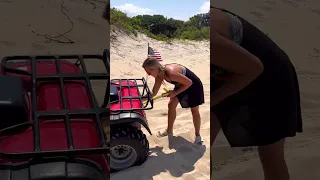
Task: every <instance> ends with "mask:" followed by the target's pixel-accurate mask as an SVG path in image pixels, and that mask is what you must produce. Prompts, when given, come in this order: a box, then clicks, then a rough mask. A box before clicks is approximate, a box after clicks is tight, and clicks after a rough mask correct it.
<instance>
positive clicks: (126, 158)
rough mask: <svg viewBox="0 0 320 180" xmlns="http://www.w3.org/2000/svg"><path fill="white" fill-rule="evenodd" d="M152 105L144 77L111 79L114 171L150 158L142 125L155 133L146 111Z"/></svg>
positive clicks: (111, 160)
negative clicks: (149, 123) (149, 124)
mask: <svg viewBox="0 0 320 180" xmlns="http://www.w3.org/2000/svg"><path fill="white" fill-rule="evenodd" d="M152 108H153V99H152V95H151V92H150V89H149V87H148V85H147V82H146V80H145V79H144V78H141V79H112V80H111V81H110V129H111V133H110V168H111V172H115V171H119V170H123V169H126V168H129V167H131V166H135V165H140V164H142V163H143V162H144V161H145V160H146V159H147V157H148V155H149V142H148V140H147V138H146V135H145V134H144V133H143V132H142V131H141V125H142V126H144V127H145V128H146V129H147V131H148V132H149V133H150V134H151V131H150V129H149V126H148V121H147V118H146V114H145V110H150V109H152Z"/></svg>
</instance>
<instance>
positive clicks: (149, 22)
mask: <svg viewBox="0 0 320 180" xmlns="http://www.w3.org/2000/svg"><path fill="white" fill-rule="evenodd" d="M209 17H210V15H209V13H205V14H197V15H195V16H193V17H191V18H190V19H189V20H188V21H186V22H184V21H180V20H176V19H172V18H170V19H168V18H166V17H164V16H163V15H152V16H151V15H138V16H135V17H128V16H127V15H126V14H125V13H123V12H121V11H119V10H117V9H115V8H111V9H110V23H111V24H112V25H115V26H116V27H118V28H120V29H122V30H124V31H125V32H126V33H128V34H134V35H137V33H138V32H141V33H145V34H147V35H148V36H149V37H151V38H154V39H157V40H161V41H170V40H172V39H183V40H209V39H210V18H209Z"/></svg>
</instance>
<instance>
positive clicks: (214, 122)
mask: <svg viewBox="0 0 320 180" xmlns="http://www.w3.org/2000/svg"><path fill="white" fill-rule="evenodd" d="M210 113H211V117H210V119H211V121H210V131H211V133H210V143H211V144H210V146H212V145H213V143H214V141H215V140H216V138H217V136H218V134H219V132H220V130H221V126H220V122H219V120H218V118H217V116H216V115H215V114H214V112H212V111H211V112H210Z"/></svg>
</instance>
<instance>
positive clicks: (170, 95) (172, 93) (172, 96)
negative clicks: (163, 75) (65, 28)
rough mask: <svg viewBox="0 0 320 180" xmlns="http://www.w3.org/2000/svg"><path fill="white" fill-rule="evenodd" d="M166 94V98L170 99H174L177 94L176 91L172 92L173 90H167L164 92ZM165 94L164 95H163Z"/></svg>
mask: <svg viewBox="0 0 320 180" xmlns="http://www.w3.org/2000/svg"><path fill="white" fill-rule="evenodd" d="M166 93H168V97H170V98H174V97H176V96H177V95H178V94H177V92H176V91H173V90H169V91H168V92H166ZM164 94H165V93H164Z"/></svg>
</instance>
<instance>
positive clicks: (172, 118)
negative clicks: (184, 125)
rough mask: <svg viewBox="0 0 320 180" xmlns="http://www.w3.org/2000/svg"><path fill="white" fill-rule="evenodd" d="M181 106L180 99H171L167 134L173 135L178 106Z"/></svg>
mask: <svg viewBox="0 0 320 180" xmlns="http://www.w3.org/2000/svg"><path fill="white" fill-rule="evenodd" d="M178 104H179V99H178V98H177V97H174V98H171V99H170V101H169V103H168V127H167V133H168V134H172V133H173V124H174V121H175V120H176V116H177V110H176V108H177V106H178Z"/></svg>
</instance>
